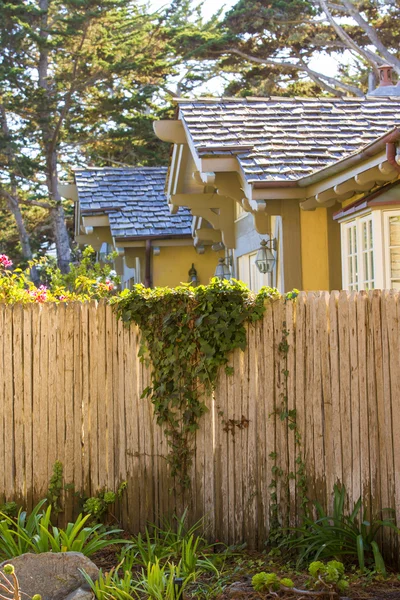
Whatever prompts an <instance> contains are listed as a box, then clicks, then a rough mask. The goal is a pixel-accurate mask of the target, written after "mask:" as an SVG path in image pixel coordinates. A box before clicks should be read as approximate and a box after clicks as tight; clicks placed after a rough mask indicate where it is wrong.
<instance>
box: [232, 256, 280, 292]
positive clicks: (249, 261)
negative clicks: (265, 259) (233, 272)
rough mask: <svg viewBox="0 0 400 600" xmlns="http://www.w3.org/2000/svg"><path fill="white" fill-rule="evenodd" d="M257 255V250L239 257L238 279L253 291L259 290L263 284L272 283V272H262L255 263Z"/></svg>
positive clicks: (269, 284)
mask: <svg viewBox="0 0 400 600" xmlns="http://www.w3.org/2000/svg"><path fill="white" fill-rule="evenodd" d="M256 256H257V251H256V252H251V253H250V254H243V256H239V258H238V271H239V272H238V279H240V281H243V283H245V284H246V285H248V286H249V288H250V289H251V290H252V291H253V292H259V291H260V289H261V288H262V287H263V286H271V285H272V273H260V271H259V270H258V268H257V265H256V263H255V260H256Z"/></svg>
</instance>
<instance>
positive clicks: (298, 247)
mask: <svg viewBox="0 0 400 600" xmlns="http://www.w3.org/2000/svg"><path fill="white" fill-rule="evenodd" d="M381 73H382V74H383V77H382V81H381V86H380V87H379V88H378V90H377V91H375V92H373V93H372V94H371V95H370V96H367V97H364V98H347V97H345V98H342V97H341V98H284V97H282V98H218V99H216V98H200V99H198V100H187V99H178V100H177V112H176V119H175V120H170V121H157V122H155V124H154V129H155V132H156V134H157V136H158V137H159V138H160V139H161V140H164V141H166V142H170V143H172V144H173V149H172V155H171V164H170V169H169V176H168V181H167V199H168V203H169V206H170V210H171V212H172V214H174V213H176V212H177V211H178V209H179V210H180V208H181V207H187V208H189V209H190V210H191V213H192V215H193V216H194V222H193V242H194V245H195V246H196V247H197V246H200V247H202V246H205V247H206V246H207V245H212V246H213V247H215V246H216V244H220V245H223V246H224V248H225V252H226V258H227V263H228V264H229V265H231V271H232V274H233V275H234V276H235V277H237V278H239V279H241V280H243V281H245V282H246V283H247V284H249V286H250V287H251V288H252V289H254V290H257V289H259V287H261V285H269V284H272V285H276V286H277V287H278V288H279V289H280V290H281V291H287V290H290V289H293V288H299V289H304V290H318V289H319V290H321V289H322V290H332V289H341V288H346V289H349V290H359V289H369V288H374V287H380V288H392V287H394V288H400V187H399V175H400V166H399V164H400V147H399V143H400V87H399V86H394V85H393V84H392V82H391V68H390V67H382V68H381ZM262 240H266V242H267V244H269V250H270V252H272V253H273V255H274V258H275V265H274V266H273V269H272V270H271V271H269V272H264V273H261V272H260V271H259V270H258V268H257V265H256V257H257V252H258V250H259V248H260V243H261V241H262ZM264 270H265V269H264Z"/></svg>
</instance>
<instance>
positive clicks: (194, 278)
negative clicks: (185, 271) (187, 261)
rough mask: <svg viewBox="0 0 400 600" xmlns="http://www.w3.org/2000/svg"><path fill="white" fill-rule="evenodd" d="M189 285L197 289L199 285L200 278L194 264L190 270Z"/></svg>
mask: <svg viewBox="0 0 400 600" xmlns="http://www.w3.org/2000/svg"><path fill="white" fill-rule="evenodd" d="M189 283H190V285H191V286H193V287H196V285H199V283H200V282H199V278H198V277H197V271H196V269H195V268H194V263H192V268H191V269H190V270H189Z"/></svg>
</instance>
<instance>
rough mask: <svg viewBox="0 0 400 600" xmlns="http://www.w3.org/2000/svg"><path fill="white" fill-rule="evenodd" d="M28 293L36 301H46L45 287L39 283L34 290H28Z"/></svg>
mask: <svg viewBox="0 0 400 600" xmlns="http://www.w3.org/2000/svg"><path fill="white" fill-rule="evenodd" d="M29 295H30V296H32V298H34V299H35V300H36V302H46V300H47V287H46V286H45V285H41V286H40V287H38V288H37V289H36V290H30V291H29Z"/></svg>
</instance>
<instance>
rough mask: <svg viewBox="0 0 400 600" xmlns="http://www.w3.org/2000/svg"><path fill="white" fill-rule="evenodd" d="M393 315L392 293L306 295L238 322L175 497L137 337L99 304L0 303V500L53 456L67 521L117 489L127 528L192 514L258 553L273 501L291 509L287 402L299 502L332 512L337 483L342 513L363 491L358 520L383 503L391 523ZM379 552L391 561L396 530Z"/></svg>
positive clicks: (24, 489) (397, 489)
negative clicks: (304, 496)
mask: <svg viewBox="0 0 400 600" xmlns="http://www.w3.org/2000/svg"><path fill="white" fill-rule="evenodd" d="M399 317H400V295H399V293H398V292H393V291H391V292H386V291H382V292H381V291H373V292H370V293H364V292H360V293H351V294H349V293H347V292H341V293H340V294H339V293H338V292H332V293H331V294H328V293H326V292H322V293H309V294H306V293H301V294H300V295H299V297H298V298H297V299H296V300H295V301H288V302H286V303H285V301H284V300H278V301H275V302H273V303H272V304H270V305H268V307H267V310H266V312H265V315H264V318H263V320H262V321H259V322H258V323H256V324H255V325H251V326H249V327H248V347H247V349H246V351H245V352H242V351H237V352H235V353H234V354H233V355H232V357H231V364H232V366H233V367H234V375H232V376H229V375H226V374H225V373H224V372H223V371H221V374H220V377H219V381H218V385H217V388H216V390H215V394H214V395H213V397H212V398H208V399H207V403H208V407H209V411H208V413H207V414H206V416H205V417H204V418H203V420H202V425H201V428H200V430H199V431H198V433H197V435H196V440H195V457H194V461H193V467H192V471H191V482H192V485H191V490H190V491H189V492H187V493H185V494H182V493H181V491H180V488H179V486H178V485H177V483H176V482H175V481H174V480H173V479H172V478H171V476H170V474H169V470H168V466H167V463H166V460H165V456H166V454H167V452H168V448H167V443H166V439H165V436H164V434H163V432H162V430H161V428H160V427H159V426H158V425H157V424H156V423H155V422H154V420H153V416H152V405H151V403H150V402H149V401H148V400H144V399H141V393H142V390H143V389H144V388H145V387H146V386H147V385H148V384H149V369H148V368H147V367H146V366H145V365H144V364H143V363H141V362H140V361H139V359H138V358H137V351H138V343H139V331H138V329H137V328H136V327H131V328H130V329H127V328H125V327H124V326H123V325H122V323H121V322H118V321H117V319H116V317H115V314H114V312H113V310H112V308H111V307H110V306H107V305H105V304H102V303H100V304H96V303H95V302H93V303H90V304H78V303H76V304H71V305H64V304H60V305H58V306H56V305H52V304H44V305H37V304H32V305H28V306H19V305H15V306H5V305H2V306H0V461H1V463H0V464H1V465H2V468H1V469H0V499H3V500H14V499H15V500H16V501H18V502H23V503H24V504H26V505H27V506H28V508H29V507H31V506H32V505H33V504H34V503H35V502H36V501H37V500H39V499H40V498H42V497H43V496H45V495H46V491H47V488H48V482H49V479H50V477H51V474H52V467H53V464H54V462H55V461H56V460H60V461H61V462H62V463H63V465H64V475H65V482H66V483H73V486H74V489H72V487H71V486H67V490H66V491H65V497H64V507H65V512H64V516H63V518H64V519H67V520H68V519H71V518H72V516H73V514H74V511H75V512H76V504H77V502H76V497H75V492H78V493H81V494H83V495H86V496H90V495H92V494H94V493H95V492H97V491H98V490H100V489H102V488H108V489H111V490H116V489H117V488H118V486H119V485H120V483H121V482H122V481H127V490H126V493H125V495H124V497H123V499H122V501H121V503H120V505H119V506H117V508H116V511H117V512H118V515H117V516H119V517H120V518H121V519H122V522H123V524H124V526H125V527H127V528H129V529H130V530H131V531H139V530H143V528H144V526H145V524H146V521H152V522H157V521H158V522H159V521H160V520H161V519H163V518H164V517H166V516H168V515H169V516H170V515H172V514H173V513H176V514H181V513H182V512H183V510H184V508H186V507H187V508H188V515H189V519H190V520H191V521H192V522H193V521H196V520H197V519H199V518H201V517H204V518H205V521H206V523H207V526H208V535H209V537H210V539H219V540H223V541H225V542H227V543H236V542H243V541H247V542H248V544H249V545H250V546H252V547H256V546H258V547H260V546H261V545H262V544H263V542H264V541H265V539H266V537H267V535H268V530H269V524H270V518H271V506H272V505H273V504H274V496H273V494H274V493H275V492H276V493H277V503H278V505H279V516H280V518H281V520H282V523H283V525H285V524H286V523H288V524H290V525H295V523H296V522H297V519H298V515H299V513H300V510H299V504H300V502H301V497H300V496H301V494H300V492H299V486H298V485H297V481H296V477H297V478H298V475H296V473H297V471H298V463H297V462H296V459H297V457H298V454H299V449H298V448H296V444H295V432H294V431H293V430H292V429H291V428H290V426H289V425H290V421H289V420H288V419H283V420H282V419H281V418H280V416H279V415H277V412H279V411H280V409H281V406H282V402H285V401H286V400H285V397H286V398H287V408H288V410H295V411H296V420H297V427H298V430H299V432H300V433H301V437H302V442H301V447H300V454H301V456H302V457H303V459H304V461H305V464H306V475H307V481H308V495H309V497H310V498H312V499H315V500H318V501H320V502H321V503H322V504H323V505H325V506H328V507H329V506H331V503H332V490H333V486H334V484H335V483H341V484H344V485H345V486H346V489H347V491H348V502H349V506H351V505H353V504H354V502H355V501H356V500H357V499H358V498H359V496H360V495H362V497H363V499H364V503H365V506H366V509H367V511H368V512H370V513H373V514H379V513H380V509H381V508H383V507H390V508H392V509H394V510H395V511H396V514H397V518H398V520H399V522H400V325H399ZM285 332H286V334H285ZM284 339H286V340H287V342H288V352H287V354H286V353H284V352H282V351H281V349H282V348H281V349H280V344H281V342H282V340H284ZM286 381H287V384H286V383H285V382H286ZM293 475H294V476H293ZM273 480H275V481H276V487H274V485H273V483H272V482H273ZM271 483H272V486H271ZM383 543H384V546H385V549H386V552H387V553H395V552H396V543H397V540H396V536H395V535H394V534H390V533H388V534H387V535H386V536H385V538H384V540H383Z"/></svg>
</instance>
